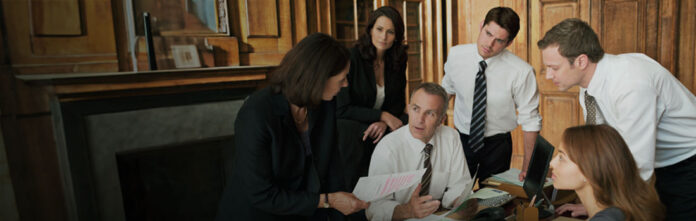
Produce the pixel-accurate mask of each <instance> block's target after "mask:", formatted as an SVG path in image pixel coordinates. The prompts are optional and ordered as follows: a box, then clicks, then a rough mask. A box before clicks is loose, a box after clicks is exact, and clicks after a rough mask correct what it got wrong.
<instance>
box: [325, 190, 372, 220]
mask: <svg viewBox="0 0 696 221" xmlns="http://www.w3.org/2000/svg"><path fill="white" fill-rule="evenodd" d="M328 197H329V199H328V200H329V205H331V208H334V209H336V210H338V211H339V212H341V213H343V215H350V214H353V213H355V212H358V211H360V210H363V209H366V208H367V207H368V206H370V204H369V203H366V202H364V201H362V200H360V199H358V198H357V197H355V195H353V194H352V193H347V192H334V193H329V194H328Z"/></svg>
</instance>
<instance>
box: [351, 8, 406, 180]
mask: <svg viewBox="0 0 696 221" xmlns="http://www.w3.org/2000/svg"><path fill="white" fill-rule="evenodd" d="M403 41H404V23H403V19H402V17H401V15H400V14H399V12H398V11H397V10H396V9H394V8H392V7H389V6H385V7H381V8H378V9H377V10H375V11H373V12H372V13H371V14H370V17H369V19H368V25H367V27H366V29H365V32H364V33H363V34H362V35H361V36H360V38H359V39H358V41H357V42H356V44H355V47H353V48H352V49H351V50H350V60H351V63H350V71H349V72H348V83H349V84H350V87H347V88H344V89H342V90H341V92H340V93H339V94H338V97H337V103H338V107H337V109H338V111H337V117H338V119H339V120H338V128H339V133H338V135H339V148H340V149H341V154H342V158H343V161H344V163H345V164H346V171H345V172H346V179H347V181H348V185H349V187H350V188H352V187H353V185H355V183H356V182H357V179H358V178H359V177H360V176H365V175H367V168H368V166H369V163H370V162H369V161H370V156H371V155H372V151H373V150H374V148H375V144H376V143H377V142H379V140H380V139H381V138H382V137H383V136H384V135H385V134H386V133H388V132H389V131H393V130H396V129H398V128H399V127H401V126H403V125H404V123H405V121H406V119H407V117H406V114H405V113H404V111H405V107H406V61H407V58H408V57H407V54H406V49H407V46H406V45H404V44H403ZM402 119H403V120H402Z"/></svg>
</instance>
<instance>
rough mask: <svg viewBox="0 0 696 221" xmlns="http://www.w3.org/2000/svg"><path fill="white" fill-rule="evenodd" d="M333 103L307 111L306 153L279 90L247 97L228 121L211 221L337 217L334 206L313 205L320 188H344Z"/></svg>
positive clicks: (325, 103)
mask: <svg viewBox="0 0 696 221" xmlns="http://www.w3.org/2000/svg"><path fill="white" fill-rule="evenodd" d="M335 105H336V103H335V101H323V102H322V103H321V104H320V107H318V108H316V109H314V110H308V111H309V112H308V117H309V131H308V132H309V138H310V143H311V152H309V153H310V154H308V151H306V150H305V149H304V145H303V142H302V138H301V134H300V133H299V132H298V131H297V129H296V127H295V123H294V121H293V118H292V115H291V113H290V107H289V103H288V101H287V99H285V97H284V96H283V95H282V94H277V93H274V92H272V90H271V89H270V88H265V89H262V90H260V91H257V92H255V93H254V94H252V95H251V96H249V98H248V99H247V100H246V101H245V102H244V105H242V107H241V109H240V110H239V113H238V115H237V119H236V122H235V124H234V130H235V135H234V136H235V147H234V148H235V156H234V167H233V169H232V173H231V174H232V175H231V176H232V177H230V178H228V180H227V186H226V188H225V192H224V194H223V196H222V199H221V200H220V206H219V208H218V217H217V220H307V219H310V218H311V217H312V216H314V218H313V219H316V218H318V217H319V218H320V219H326V218H327V217H328V216H331V220H342V219H343V216H342V215H341V214H340V213H339V212H338V211H337V210H335V209H317V205H318V204H319V194H320V193H331V192H336V191H344V188H343V174H341V172H340V171H341V168H340V164H339V162H340V161H339V160H337V159H338V149H337V148H336V141H335V137H336V135H335V134H336V118H335V111H336V110H335Z"/></svg>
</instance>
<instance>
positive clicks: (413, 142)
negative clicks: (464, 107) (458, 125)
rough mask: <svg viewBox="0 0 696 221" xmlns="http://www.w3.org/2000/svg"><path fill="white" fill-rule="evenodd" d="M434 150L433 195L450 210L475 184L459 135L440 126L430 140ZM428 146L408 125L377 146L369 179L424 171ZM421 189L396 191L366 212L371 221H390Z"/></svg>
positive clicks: (431, 157) (372, 205) (389, 135)
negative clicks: (412, 195) (465, 191)
mask: <svg viewBox="0 0 696 221" xmlns="http://www.w3.org/2000/svg"><path fill="white" fill-rule="evenodd" d="M429 143H430V144H432V145H433V150H432V152H431V155H430V162H431V164H432V171H433V175H432V178H431V182H430V195H432V196H433V199H441V203H442V206H443V207H445V208H451V207H452V206H454V205H453V204H454V202H455V200H456V198H457V197H459V196H460V195H461V194H462V192H464V189H466V186H467V185H468V184H470V183H471V182H473V181H472V180H471V176H470V175H469V167H468V166H467V164H466V158H465V157H464V151H463V149H462V144H461V140H460V139H459V133H457V131H456V130H454V129H453V128H451V127H446V126H439V127H438V128H437V129H436V130H435V135H434V136H433V138H431V139H430V142H429ZM423 149H425V143H423V142H422V141H421V140H418V139H415V138H413V136H412V135H411V131H410V130H409V126H408V125H405V126H403V127H401V128H399V129H397V130H395V131H394V132H392V133H390V134H388V135H387V136H385V137H384V138H383V139H382V141H380V142H379V143H378V144H377V147H376V148H375V151H374V153H373V154H372V160H371V162H370V170H369V175H370V176H374V175H382V174H393V173H402V172H409V171H415V170H419V169H423V168H425V167H424V161H425V155H424V154H423ZM417 186H418V185H414V186H412V187H409V188H407V189H404V190H401V191H397V192H396V193H393V194H391V195H388V196H386V197H384V198H382V199H379V200H376V201H374V202H372V203H370V207H368V208H367V210H366V215H367V218H368V219H369V220H391V219H392V214H393V213H394V208H395V207H396V206H397V205H399V204H404V203H407V202H408V201H409V200H410V199H411V194H413V191H414V190H415V189H416V187H417Z"/></svg>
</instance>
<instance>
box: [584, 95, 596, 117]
mask: <svg viewBox="0 0 696 221" xmlns="http://www.w3.org/2000/svg"><path fill="white" fill-rule="evenodd" d="M585 109H586V110H587V118H586V119H585V124H588V125H591V124H597V101H596V100H595V98H594V97H593V96H592V95H590V94H588V93H587V90H585Z"/></svg>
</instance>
